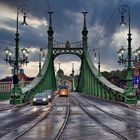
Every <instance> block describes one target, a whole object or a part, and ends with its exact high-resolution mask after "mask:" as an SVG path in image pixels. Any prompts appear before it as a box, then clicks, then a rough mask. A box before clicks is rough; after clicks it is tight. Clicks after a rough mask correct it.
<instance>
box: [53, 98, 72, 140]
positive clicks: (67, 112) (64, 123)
mask: <svg viewBox="0 0 140 140" xmlns="http://www.w3.org/2000/svg"><path fill="white" fill-rule="evenodd" d="M66 101H67V108H66V117H65V120H64V122H63V124H62V126H61V128H60V129H59V132H58V133H57V135H56V137H55V140H60V138H61V136H62V133H63V131H64V129H65V127H66V125H67V123H68V119H69V116H70V104H69V101H68V98H66Z"/></svg>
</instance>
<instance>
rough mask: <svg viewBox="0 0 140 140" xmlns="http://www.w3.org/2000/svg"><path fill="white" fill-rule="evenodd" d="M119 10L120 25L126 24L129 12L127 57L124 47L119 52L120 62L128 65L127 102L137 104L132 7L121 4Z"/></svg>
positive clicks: (125, 91)
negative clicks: (133, 75) (133, 67)
mask: <svg viewBox="0 0 140 140" xmlns="http://www.w3.org/2000/svg"><path fill="white" fill-rule="evenodd" d="M119 12H120V13H121V23H120V25H122V26H124V25H125V24H126V23H125V22H124V15H125V14H126V13H127V14H128V26H129V27H128V34H127V35H128V39H127V40H128V49H127V58H126V59H124V52H125V49H124V48H123V47H122V48H121V49H120V50H119V52H118V54H119V61H118V62H119V63H120V64H123V65H125V66H127V78H126V81H127V84H126V88H125V90H124V93H125V103H127V104H136V103H137V99H136V91H135V89H134V87H133V85H132V62H133V60H132V52H131V40H132V38H131V35H132V34H131V30H130V25H131V23H130V21H131V17H130V8H129V7H128V5H121V6H120V8H119Z"/></svg>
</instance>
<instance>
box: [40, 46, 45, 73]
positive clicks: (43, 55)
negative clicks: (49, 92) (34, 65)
mask: <svg viewBox="0 0 140 140" xmlns="http://www.w3.org/2000/svg"><path fill="white" fill-rule="evenodd" d="M42 58H43V59H44V58H45V52H44V49H43V48H40V53H39V76H41V60H42Z"/></svg>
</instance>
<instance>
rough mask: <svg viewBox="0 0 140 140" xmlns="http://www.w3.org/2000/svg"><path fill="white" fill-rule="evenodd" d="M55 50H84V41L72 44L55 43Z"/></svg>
mask: <svg viewBox="0 0 140 140" xmlns="http://www.w3.org/2000/svg"><path fill="white" fill-rule="evenodd" d="M53 48H67V49H68V48H82V41H78V42H72V43H70V42H69V41H67V42H66V43H60V42H57V41H55V40H54V41H53Z"/></svg>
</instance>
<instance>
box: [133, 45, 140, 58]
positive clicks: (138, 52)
mask: <svg viewBox="0 0 140 140" xmlns="http://www.w3.org/2000/svg"><path fill="white" fill-rule="evenodd" d="M134 55H135V61H140V47H139V48H138V49H136V50H135V51H134Z"/></svg>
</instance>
